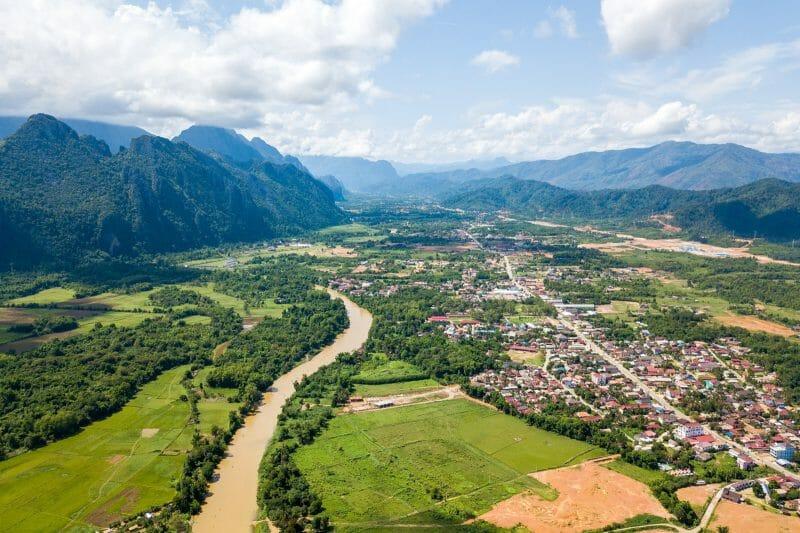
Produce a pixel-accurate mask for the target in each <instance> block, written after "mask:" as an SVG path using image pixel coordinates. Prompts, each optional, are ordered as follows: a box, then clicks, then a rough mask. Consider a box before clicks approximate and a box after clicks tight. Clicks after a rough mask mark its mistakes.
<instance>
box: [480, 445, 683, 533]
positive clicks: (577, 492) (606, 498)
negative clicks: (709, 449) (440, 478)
mask: <svg viewBox="0 0 800 533" xmlns="http://www.w3.org/2000/svg"><path fill="white" fill-rule="evenodd" d="M531 475H532V476H533V477H534V478H536V479H538V480H539V481H541V482H543V483H547V484H548V485H550V486H551V487H553V488H555V489H556V490H557V491H558V498H556V499H555V500H554V501H552V502H548V501H545V500H543V499H541V498H539V497H538V496H536V495H534V494H518V495H516V496H512V497H511V498H509V499H507V500H505V501H503V502H500V503H499V504H497V505H496V506H495V507H494V508H493V509H492V510H491V511H489V512H488V513H485V514H484V515H482V516H481V517H480V518H482V519H483V520H486V521H488V522H491V523H493V524H495V525H498V526H500V527H513V526H515V525H516V524H520V523H521V524H522V525H524V526H525V527H527V528H528V529H530V530H531V531H536V532H537V533H557V532H560V531H584V530H587V529H597V528H602V527H603V526H606V525H609V524H612V523H614V522H622V521H624V520H626V519H628V518H631V517H634V516H636V515H640V514H644V513H647V514H651V515H655V516H661V517H664V518H668V517H669V513H668V512H667V511H666V510H664V508H663V507H662V506H661V504H660V503H659V502H658V500H656V499H655V498H654V497H653V495H652V494H651V493H650V490H649V489H648V488H647V486H646V485H644V484H643V483H640V482H638V481H635V480H633V479H631V478H629V477H626V476H623V475H622V474H619V473H617V472H614V471H613V470H609V469H607V468H604V467H603V466H601V465H600V464H599V462H597V461H595V462H586V463H583V464H581V465H578V466H571V467H567V468H558V469H555V470H546V471H544V472H537V473H535V474H531Z"/></svg>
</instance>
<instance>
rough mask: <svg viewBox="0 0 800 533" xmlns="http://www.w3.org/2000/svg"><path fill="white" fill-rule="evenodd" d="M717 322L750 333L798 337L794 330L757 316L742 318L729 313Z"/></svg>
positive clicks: (717, 318)
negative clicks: (759, 332)
mask: <svg viewBox="0 0 800 533" xmlns="http://www.w3.org/2000/svg"><path fill="white" fill-rule="evenodd" d="M716 320H717V321H718V322H721V323H722V324H725V325H726V326H735V327H738V328H744V329H747V330H750V331H763V332H764V333H769V334H771V335H780V336H781V337H794V336H797V332H796V331H794V330H792V328H789V327H787V326H784V325H783V324H778V323H777V322H772V321H770V320H764V319H761V318H758V317H755V316H741V315H734V314H733V313H727V314H725V315H722V316H718V317H716Z"/></svg>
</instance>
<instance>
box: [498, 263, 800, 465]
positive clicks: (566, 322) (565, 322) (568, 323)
mask: <svg viewBox="0 0 800 533" xmlns="http://www.w3.org/2000/svg"><path fill="white" fill-rule="evenodd" d="M503 259H504V260H505V263H506V272H507V274H508V277H509V279H510V280H511V281H512V282H513V283H514V284H515V285H516V286H517V287H519V288H520V289H522V290H523V291H525V288H524V287H522V286H521V284H520V283H519V282H518V281H517V277H516V275H515V274H514V270H513V268H512V267H511V263H510V262H509V260H508V256H507V255H505V254H503ZM526 294H527V291H526ZM559 315H560V316H559V320H560V321H561V324H562V326H564V327H567V328H569V329H571V330H572V331H574V332H575V334H576V335H577V336H578V338H580V339H581V340H583V341H584V342H585V343H586V346H588V347H589V349H590V350H592V351H593V352H594V353H596V354H597V355H599V356H600V357H602V358H603V359H605V360H606V361H607V362H609V363H611V364H612V365H614V366H616V367H617V368H619V371H620V372H621V373H622V374H623V375H624V376H625V377H627V378H628V379H630V380H631V381H632V382H634V383H636V385H638V386H639V387H640V388H641V389H642V390H643V391H644V392H645V393H647V394H648V395H649V396H650V397H651V398H652V399H653V400H654V401H656V402H657V403H659V404H661V406H662V407H664V408H666V409H669V410H671V411H673V412H674V413H675V415H676V416H677V417H678V418H680V419H683V420H688V421H694V419H693V418H692V417H690V416H689V415H687V414H686V413H684V412H683V411H681V410H680V409H678V408H677V407H675V406H674V405H672V404H671V403H670V402H669V401H668V400H667V399H666V398H665V397H664V396H663V395H662V394H661V393H659V392H658V391H656V390H654V389H653V388H652V387H650V386H649V385H647V384H646V383H645V382H644V381H642V379H641V378H639V376H637V375H636V374H634V373H633V372H631V371H630V370H628V369H627V368H625V367H624V366H623V365H622V362H621V361H618V360H617V359H616V358H614V357H613V356H611V354H609V353H608V352H607V351H606V350H604V349H603V348H602V347H601V346H599V345H598V344H597V343H596V342H594V340H592V339H590V338H589V337H587V336H586V335H585V334H584V333H583V332H582V331H581V330H580V328H578V326H576V325H575V323H574V322H573V321H572V319H571V318H569V317H567V316H564V315H561V314H560V313H559ZM701 425H702V426H703V429H704V430H705V432H706V433H708V434H709V435H711V436H712V437H714V438H715V439H717V440H719V441H721V442H724V443H726V444H727V445H728V446H730V447H731V448H733V449H735V450H738V451H739V452H742V453H745V454H747V455H749V456H750V457H751V458H752V459H753V462H755V463H756V464H758V465H762V466H767V467H769V468H772V469H773V470H776V471H778V472H780V473H781V474H783V475H786V476H792V477H795V476H796V474H795V473H794V472H792V471H791V470H789V469H787V468H784V467H782V466H781V465H779V464H778V463H776V462H775V460H774V459H773V458H772V456H771V455H769V454H764V453H756V452H753V451H752V450H749V449H748V448H745V447H744V446H742V445H741V444H739V443H738V442H736V441H734V440H732V439H729V438H728V437H725V436H723V435H721V434H720V433H718V432H716V431H714V430H712V429H711V426H709V425H708V424H701Z"/></svg>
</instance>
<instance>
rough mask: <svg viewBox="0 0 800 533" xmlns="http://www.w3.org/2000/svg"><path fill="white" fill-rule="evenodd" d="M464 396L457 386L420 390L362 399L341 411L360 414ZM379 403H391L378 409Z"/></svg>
mask: <svg viewBox="0 0 800 533" xmlns="http://www.w3.org/2000/svg"><path fill="white" fill-rule="evenodd" d="M465 396H466V395H465V394H464V393H463V392H461V388H460V387H459V386H458V385H450V386H448V387H442V388H439V389H433V390H430V389H428V390H422V391H420V392H410V393H406V394H392V395H391V396H380V397H378V396H376V397H369V398H364V401H363V402H358V403H351V404H350V405H348V406H347V407H345V408H344V409H343V411H344V412H348V413H360V412H363V411H374V410H376V409H391V408H392V407H401V406H403V405H410V404H418V403H429V402H441V401H444V400H452V399H454V398H464V397H465ZM381 402H391V404H384V407H379V404H380V403H381Z"/></svg>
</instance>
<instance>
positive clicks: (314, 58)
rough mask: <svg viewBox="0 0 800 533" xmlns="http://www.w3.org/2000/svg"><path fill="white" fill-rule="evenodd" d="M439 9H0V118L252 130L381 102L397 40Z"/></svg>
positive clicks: (297, 2) (419, 1) (428, 4)
mask: <svg viewBox="0 0 800 533" xmlns="http://www.w3.org/2000/svg"><path fill="white" fill-rule="evenodd" d="M444 2H445V0H370V1H363V0H340V1H338V2H328V1H323V0H286V1H284V2H280V3H278V4H275V5H273V6H265V7H264V8H243V9H241V10H240V11H239V12H237V13H235V14H233V15H231V16H230V17H227V18H224V19H219V18H217V19H216V20H212V19H213V18H214V17H215V13H214V12H213V10H210V9H209V8H208V4H207V3H206V2H204V1H202V0H192V1H187V2H183V3H181V4H179V7H177V8H175V9H173V8H171V7H161V6H159V5H158V4H156V3H149V4H147V5H145V6H144V7H142V6H139V5H134V4H127V3H124V2H123V1H119V0H60V1H58V2H52V1H46V0H26V1H25V2H14V1H11V0H2V1H0V20H2V21H3V22H2V24H0V112H1V113H14V114H20V113H24V112H36V111H44V112H50V113H55V114H58V115H61V116H81V117H88V118H101V119H103V118H105V119H109V118H110V119H113V120H115V121H117V122H125V121H127V122H134V123H137V124H140V125H143V126H149V127H151V128H152V129H154V130H155V131H157V132H160V131H164V130H169V129H172V128H174V127H179V126H180V125H182V124H184V125H185V124H186V123H189V122H195V121H203V122H207V123H209V122H210V123H218V124H221V125H227V126H233V127H244V128H248V127H255V126H258V125H259V124H263V123H264V122H265V117H268V116H269V115H270V114H271V113H275V112H281V111H285V110H287V109H291V108H292V107H297V106H300V107H309V108H315V109H323V110H324V109H346V108H347V106H348V105H353V102H358V101H362V100H363V101H365V102H368V101H369V100H370V99H374V98H380V97H382V96H385V94H386V91H385V90H383V89H382V88H380V87H378V86H377V85H376V84H375V82H374V81H373V79H372V73H373V71H374V70H375V68H376V67H377V66H378V65H379V64H381V63H383V62H385V61H386V60H387V59H388V58H389V56H390V54H391V53H392V51H393V50H394V48H395V46H396V44H397V41H398V38H399V36H400V34H401V32H402V31H403V30H404V29H405V28H406V27H407V26H408V25H409V24H411V23H412V22H414V21H415V20H418V19H420V18H422V17H426V16H428V15H430V14H432V13H433V12H434V11H435V9H436V8H437V7H439V6H440V5H442V4H443V3H444Z"/></svg>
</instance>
